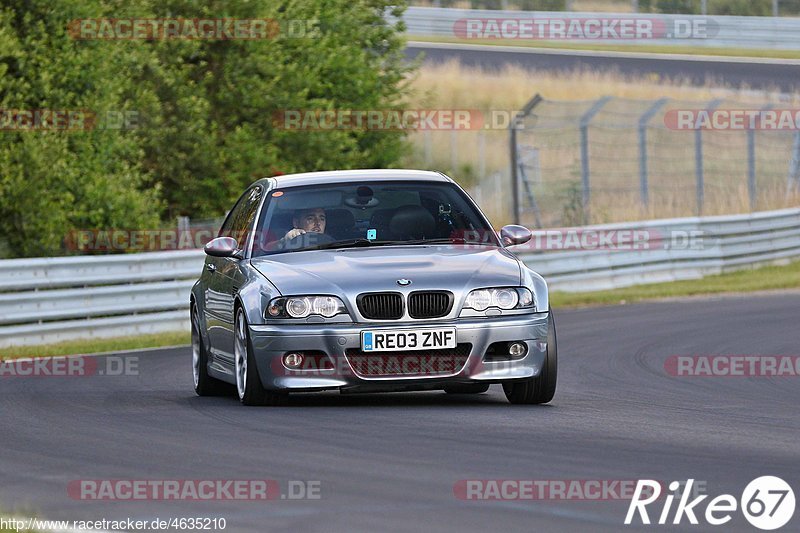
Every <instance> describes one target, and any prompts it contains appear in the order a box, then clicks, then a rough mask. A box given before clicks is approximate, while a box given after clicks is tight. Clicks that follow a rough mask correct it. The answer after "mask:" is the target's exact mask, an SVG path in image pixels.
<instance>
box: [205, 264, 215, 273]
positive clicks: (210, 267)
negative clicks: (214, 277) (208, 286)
mask: <svg viewBox="0 0 800 533" xmlns="http://www.w3.org/2000/svg"><path fill="white" fill-rule="evenodd" d="M206 270H208V271H209V272H212V273H213V272H216V271H217V265H215V264H214V263H206Z"/></svg>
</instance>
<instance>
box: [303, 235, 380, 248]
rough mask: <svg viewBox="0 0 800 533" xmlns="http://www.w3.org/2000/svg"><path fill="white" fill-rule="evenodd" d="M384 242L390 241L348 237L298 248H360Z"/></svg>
mask: <svg viewBox="0 0 800 533" xmlns="http://www.w3.org/2000/svg"><path fill="white" fill-rule="evenodd" d="M384 244H392V241H370V240H368V239H363V238H360V239H348V240H346V241H336V242H326V243H323V244H318V245H316V246H309V247H307V248H299V249H298V250H297V251H301V250H336V249H337V248H361V247H368V246H382V245H384Z"/></svg>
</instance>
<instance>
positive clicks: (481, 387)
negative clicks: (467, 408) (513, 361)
mask: <svg viewBox="0 0 800 533" xmlns="http://www.w3.org/2000/svg"><path fill="white" fill-rule="evenodd" d="M487 390H489V384H488V383H470V384H469V385H448V386H447V387H445V388H444V391H445V392H446V393H447V394H481V393H483V392H486V391H487Z"/></svg>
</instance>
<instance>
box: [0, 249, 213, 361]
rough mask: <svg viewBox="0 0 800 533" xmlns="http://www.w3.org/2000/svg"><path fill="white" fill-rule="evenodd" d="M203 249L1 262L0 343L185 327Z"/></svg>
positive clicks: (67, 338)
mask: <svg viewBox="0 0 800 533" xmlns="http://www.w3.org/2000/svg"><path fill="white" fill-rule="evenodd" d="M204 257H205V254H204V253H203V251H202V250H189V251H170V252H155V253H141V254H125V255H105V256H81V257H53V258H37V259H9V260H4V261H0V349H1V348H7V347H9V346H23V345H34V344H46V343H55V342H60V341H65V340H70V339H77V338H99V337H124V336H129V335H139V334H146V333H159V332H167V331H180V330H184V331H188V329H189V313H188V307H189V290H190V289H191V287H192V285H193V284H194V281H195V280H197V278H198V277H199V276H200V272H201V269H202V263H203V259H204Z"/></svg>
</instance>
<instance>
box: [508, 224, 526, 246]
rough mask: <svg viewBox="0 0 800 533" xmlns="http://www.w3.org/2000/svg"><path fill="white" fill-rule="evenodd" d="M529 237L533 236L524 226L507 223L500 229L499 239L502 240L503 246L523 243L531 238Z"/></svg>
mask: <svg viewBox="0 0 800 533" xmlns="http://www.w3.org/2000/svg"><path fill="white" fill-rule="evenodd" d="M531 237H533V233H531V230H529V229H528V228H526V227H525V226H517V225H516V224H509V225H508V226H503V229H501V230H500V239H501V240H502V241H503V246H514V245H515V244H525V243H526V242H528V241H529V240H531Z"/></svg>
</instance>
